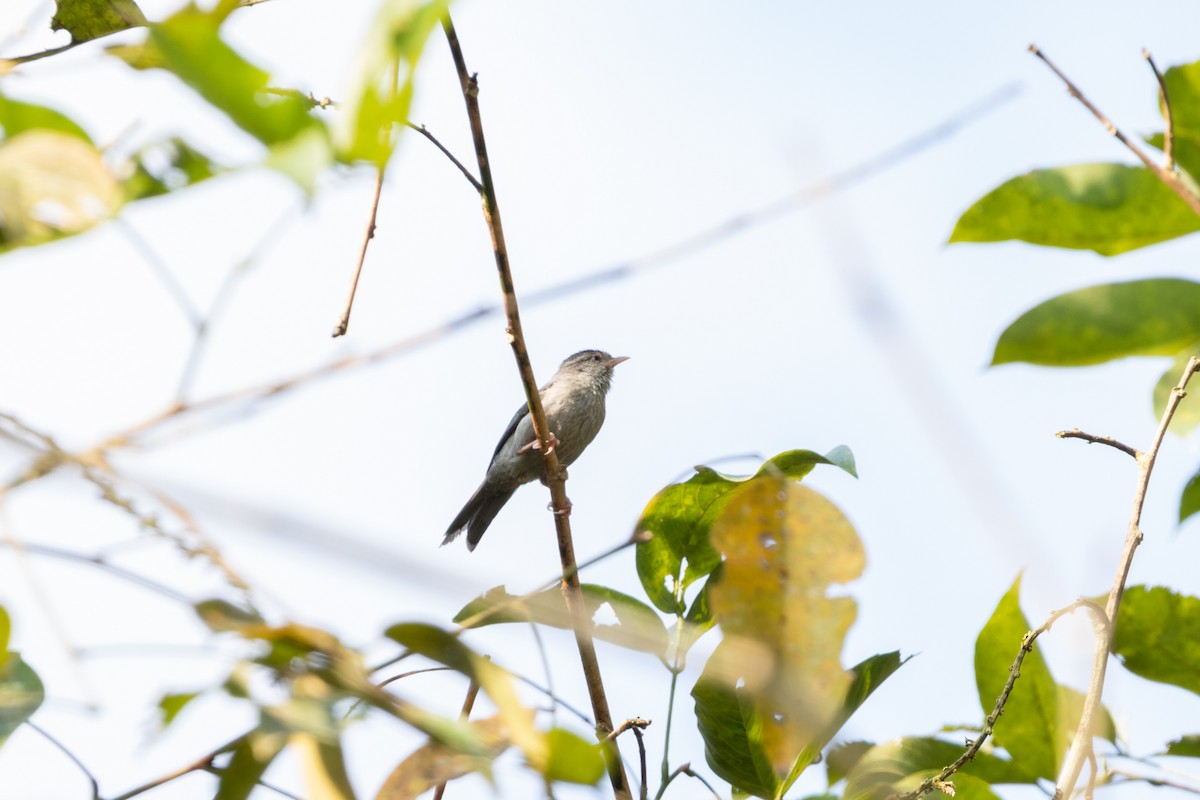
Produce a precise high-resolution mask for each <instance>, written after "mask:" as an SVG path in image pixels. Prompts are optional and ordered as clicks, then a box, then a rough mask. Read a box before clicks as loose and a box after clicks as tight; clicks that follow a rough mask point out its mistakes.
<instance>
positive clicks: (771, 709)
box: [706, 475, 866, 772]
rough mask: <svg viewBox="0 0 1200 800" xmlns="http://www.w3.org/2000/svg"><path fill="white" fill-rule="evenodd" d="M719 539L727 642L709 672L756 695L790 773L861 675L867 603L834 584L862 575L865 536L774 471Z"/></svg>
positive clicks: (736, 508)
mask: <svg viewBox="0 0 1200 800" xmlns="http://www.w3.org/2000/svg"><path fill="white" fill-rule="evenodd" d="M711 538H712V543H713V546H714V547H716V548H717V550H718V551H720V552H721V554H722V555H723V556H724V574H723V575H722V577H721V578H720V580H719V581H717V582H716V583H715V584H714V585H713V586H712V587H711V588H710V592H709V600H710V602H711V604H712V610H713V615H714V617H715V618H716V619H717V621H718V622H719V623H720V625H721V628H722V630H723V631H724V632H725V640H724V641H723V642H722V644H721V645H720V647H719V648H718V649H717V652H716V653H714V654H713V657H712V659H711V660H710V663H709V665H708V667H707V668H706V673H707V674H709V675H715V676H720V677H722V678H723V679H724V680H726V681H727V682H728V683H729V684H730V685H734V686H739V687H741V688H744V689H745V690H746V691H747V692H749V693H750V694H751V695H752V696H753V697H754V698H755V699H756V705H757V708H758V713H759V718H760V719H761V720H762V726H763V727H762V734H761V735H762V744H763V747H764V749H765V751H766V755H767V757H768V758H769V759H770V762H771V764H772V766H773V767H774V768H775V770H776V771H778V772H784V771H786V770H788V768H789V767H790V766H791V764H792V762H793V760H794V759H795V758H796V755H797V753H799V752H800V750H801V749H802V748H803V747H804V746H805V745H806V744H808V743H809V742H810V741H812V740H813V739H814V738H816V737H817V736H818V735H819V734H820V733H821V731H822V730H823V729H824V728H825V727H826V726H828V725H829V724H830V722H831V721H832V720H833V719H834V718H835V716H836V715H837V712H838V711H839V709H840V708H841V707H842V702H843V699H844V698H845V695H846V690H847V689H848V688H849V686H850V683H851V681H852V680H853V675H852V673H850V672H848V671H847V670H845V669H843V668H842V665H841V651H842V643H843V640H844V639H845V636H846V632H847V631H848V630H849V628H850V625H851V624H852V623H853V622H854V618H855V616H856V615H857V607H856V604H855V602H854V600H853V599H851V598H849V597H830V596H829V595H828V590H829V588H830V586H831V585H833V584H839V583H846V582H848V581H852V580H854V579H855V578H857V577H858V576H859V575H861V574H862V571H863V568H864V566H865V564H866V557H865V555H864V552H863V547H862V542H861V541H860V540H859V538H858V535H857V534H856V533H855V532H854V528H853V527H852V526H851V525H850V522H849V520H847V519H846V517H845V516H844V515H843V514H842V512H841V511H840V510H838V508H837V506H835V505H834V504H833V503H831V502H830V501H829V500H827V499H826V498H825V497H823V496H822V495H820V494H818V493H817V492H815V491H813V490H812V489H809V488H807V487H805V486H802V485H801V484H799V483H797V482H796V481H793V480H790V479H788V478H786V477H784V476H770V475H764V476H762V477H759V478H756V479H754V480H752V481H750V482H749V483H747V484H746V485H745V486H743V487H741V488H739V489H738V490H736V492H735V494H734V496H733V497H731V498H730V500H729V502H728V504H727V505H726V507H725V509H724V511H723V512H722V513H721V516H720V517H718V518H717V519H716V520H715V521H714V523H713V526H712V531H711Z"/></svg>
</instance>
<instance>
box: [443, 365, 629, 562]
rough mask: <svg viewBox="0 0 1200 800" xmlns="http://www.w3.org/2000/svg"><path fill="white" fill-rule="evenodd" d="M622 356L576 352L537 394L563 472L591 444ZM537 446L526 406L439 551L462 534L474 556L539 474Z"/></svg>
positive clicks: (541, 469) (541, 471)
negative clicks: (521, 490) (486, 534)
mask: <svg viewBox="0 0 1200 800" xmlns="http://www.w3.org/2000/svg"><path fill="white" fill-rule="evenodd" d="M628 359H629V357H628V356H618V357H615V358H614V357H613V356H611V355H609V354H608V353H606V352H604V351H603V350H581V351H580V352H578V353H575V354H574V355H572V356H568V357H567V358H566V359H565V360H564V361H563V362H562V364H561V365H560V366H559V368H558V372H556V373H554V376H553V377H551V378H550V380H549V381H547V382H546V385H545V386H543V387H542V388H541V389H539V390H538V393H539V394H540V395H541V397H542V408H543V409H545V412H546V424H547V425H548V426H549V428H550V437H549V438H550V442H551V444H552V446H553V447H555V448H556V451H557V453H558V463H559V464H561V465H562V466H563V467H564V468H566V467H569V466H570V465H571V464H572V463H574V461H575V459H577V458H579V455H580V454H581V453H582V452H583V451H584V449H585V448H586V447H587V446H588V445H589V444H591V443H592V440H593V439H595V438H596V434H597V433H599V432H600V426H601V425H603V424H604V397H605V395H606V394H608V390H609V389H610V388H611V387H612V377H613V368H614V367H616V366H617V364H620V363H621V362H622V361H627V360H628ZM539 444H540V443H539V442H538V439H537V437H536V436H535V435H534V433H533V420H532V418H531V417H530V416H529V406H528V405H523V406H521V408H519V409H517V413H516V414H514V415H513V418H512V420H511V421H510V422H509V423H508V427H507V428H505V430H504V434H503V435H502V436H501V437H500V442H499V443H498V444H497V445H496V450H495V452H494V453H493V454H492V461H491V463H490V464H488V468H487V474H486V475H485V476H484V479H483V483H481V484H479V488H478V489H476V490H475V494H473V495H471V499H470V500H468V501H467V504H466V505H465V506H463V508H462V511H460V512H458V516H457V517H455V518H454V521H453V522H451V523H450V527H449V528H447V529H446V537H445V538H444V539H442V546H443V547H444V546H446V545H447V544H449V543H450V542H452V541H454V540H455V539H456V538H458V535H459V534H460V533H462V532H463V530H466V532H467V550H474V549H475V545H477V544H479V540H480V539H481V538H482V537H483V534H484V532H485V531H487V529H488V526H489V525H491V524H492V520H493V519H495V518H496V514H498V513H499V512H500V509H502V508H504V504H505V503H507V502H508V501H509V498H511V497H512V496H513V493H515V492H516V491H517V489H519V488H520V487H521V486H523V485H524V484H526V483H529V482H530V481H532V480H533V479H534V478H542V477H543V476H544V474H545V468H544V462H543V460H542V454H541V453H540V452H539V450H540V447H539Z"/></svg>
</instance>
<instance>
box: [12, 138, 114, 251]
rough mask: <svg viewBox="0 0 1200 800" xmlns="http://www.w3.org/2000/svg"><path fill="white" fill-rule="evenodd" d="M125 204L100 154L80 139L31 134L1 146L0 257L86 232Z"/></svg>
mask: <svg viewBox="0 0 1200 800" xmlns="http://www.w3.org/2000/svg"><path fill="white" fill-rule="evenodd" d="M120 205H121V188H120V185H119V184H118V183H117V181H116V179H115V178H114V177H113V175H112V173H110V172H109V170H108V168H107V167H106V166H105V165H104V162H103V161H102V160H101V159H100V153H99V151H97V150H96V148H95V147H93V146H92V145H91V144H89V143H88V142H85V141H84V140H82V139H80V138H78V137H77V136H71V135H69V134H66V133H61V132H59V131H53V130H46V129H31V130H27V131H25V132H23V133H19V134H17V135H16V136H13V137H12V138H10V139H6V140H4V142H3V143H2V144H0V252H3V251H5V250H10V249H12V248H14V247H25V246H29V245H35V244H41V243H43V242H48V241H51V240H53V239H57V238H59V237H62V236H69V235H71V234H75V233H81V232H82V231H85V230H87V229H88V228H91V227H92V226H93V225H96V224H97V223H99V222H101V221H103V220H105V219H108V218H109V217H111V216H112V215H113V214H115V213H116V211H117V209H118V208H120Z"/></svg>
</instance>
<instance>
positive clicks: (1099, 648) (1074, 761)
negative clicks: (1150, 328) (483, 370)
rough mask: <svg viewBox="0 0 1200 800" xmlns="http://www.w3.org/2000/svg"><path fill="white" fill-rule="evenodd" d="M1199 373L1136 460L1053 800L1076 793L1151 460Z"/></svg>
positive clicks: (1188, 371) (1138, 535)
mask: <svg viewBox="0 0 1200 800" xmlns="http://www.w3.org/2000/svg"><path fill="white" fill-rule="evenodd" d="M1197 370H1200V359H1198V358H1195V357H1193V358H1191V359H1189V360H1188V363H1187V366H1186V367H1184V370H1183V374H1182V375H1181V376H1180V377H1179V382H1178V383H1177V384H1175V388H1173V389H1172V390H1171V395H1170V397H1169V398H1168V399H1167V407H1166V409H1165V410H1164V411H1163V415H1162V419H1161V420H1160V421H1159V423H1158V431H1157V432H1156V433H1155V434H1154V442H1153V444H1151V445H1150V447H1149V449H1147V450H1146V452H1144V453H1140V454H1139V455H1138V458H1137V463H1138V478H1137V484H1136V486H1135V487H1134V492H1133V510H1132V511H1131V512H1130V515H1129V525H1128V528H1127V529H1126V533H1125V549H1124V550H1123V552H1122V553H1121V561H1120V563H1119V564H1118V566H1117V576H1116V578H1115V579H1114V580H1113V585H1112V589H1111V590H1110V591H1109V593H1108V602H1107V603H1106V604H1105V606H1104V613H1105V616H1106V617H1107V618H1108V624H1107V625H1105V626H1103V628H1102V629H1101V630H1099V632H1098V633H1097V636H1096V645H1095V648H1096V649H1095V653H1094V656H1093V662H1092V679H1091V682H1090V684H1089V685H1088V691H1087V696H1086V697H1085V698H1084V702H1083V711H1082V713H1081V714H1080V716H1079V728H1078V729H1077V730H1076V731H1075V737H1074V739H1072V741H1071V750H1070V752H1069V753H1068V754H1067V757H1066V759H1065V760H1064V761H1063V765H1062V769H1061V770H1060V771H1059V774H1058V775H1059V777H1058V783H1057V785H1056V787H1055V789H1054V798H1055V800H1063V798H1067V797H1070V796H1071V793H1072V792H1074V791H1075V784H1076V782H1077V781H1078V780H1079V773H1080V772H1081V771H1082V769H1083V764H1084V762H1085V761H1087V760H1088V758H1089V757H1090V756H1091V755H1092V732H1093V726H1094V724H1095V720H1096V715H1097V713H1098V711H1099V709H1100V698H1101V695H1102V694H1103V693H1104V676H1105V673H1106V672H1107V670H1108V657H1109V653H1110V652H1111V650H1112V643H1113V636H1114V634H1115V633H1116V629H1117V612H1118V611H1119V610H1120V608H1121V598H1122V596H1123V595H1124V594H1125V581H1126V580H1127V579H1128V578H1129V569H1130V567H1132V566H1133V554H1134V552H1135V551H1136V550H1137V548H1138V545H1139V544H1141V543H1142V529H1141V527H1140V524H1141V520H1142V507H1143V506H1144V505H1145V502H1146V490H1147V488H1148V487H1149V485H1150V473H1151V472H1153V470H1154V461H1155V459H1157V458H1158V448H1159V447H1160V446H1161V445H1162V441H1163V437H1165V436H1166V435H1167V428H1168V427H1169V426H1170V424H1171V418H1172V417H1174V416H1175V410H1176V409H1177V408H1179V403H1180V402H1182V400H1183V398H1184V397H1186V396H1187V391H1186V389H1187V385H1188V381H1190V380H1191V379H1192V375H1194V374H1195V373H1196V371H1197Z"/></svg>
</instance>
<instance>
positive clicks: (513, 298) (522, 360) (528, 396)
mask: <svg viewBox="0 0 1200 800" xmlns="http://www.w3.org/2000/svg"><path fill="white" fill-rule="evenodd" d="M442 28H443V30H444V31H445V33H446V41H447V43H448V44H449V46H450V54H451V57H452V58H453V59H454V67H455V71H456V72H457V73H458V80H459V86H460V87H461V89H462V93H463V100H464V102H465V103H466V107H467V117H468V119H469V121H470V124H471V138H472V140H473V141H474V143H475V160H476V164H477V166H478V168H479V181H480V183H481V184H482V186H483V192H482V195H483V216H484V220H485V222H486V223H487V227H488V232H489V233H490V234H491V238H492V252H493V254H494V256H495V259H496V272H497V275H498V277H499V279H500V288H501V291H502V292H503V294H504V310H505V316H506V318H507V322H508V329H507V333H508V338H509V342H510V343H511V345H512V351H513V357H514V358H515V359H516V362H517V370H518V371H519V372H520V374H521V383H522V385H523V387H524V389H525V401H526V402H527V403H528V405H529V416H530V420H531V421H532V423H533V432H534V434H535V435H536V436H537V438H538V441H539V442H540V444H541V453H542V459H543V461H544V463H545V472H546V482H547V484H548V485H549V487H550V497H551V507H552V508H553V513H554V525H555V530H556V533H557V535H558V552H559V559H560V561H561V563H562V569H563V579H562V585H563V596H564V598H565V599H566V603H567V608H568V610H569V611H570V612H571V617H572V620H573V622H574V626H573V627H574V629H575V644H576V646H577V648H578V650H579V660H580V662H581V664H582V666H583V673H584V679H585V681H586V682H587V688H588V695H589V697H590V698H591V701H592V711H593V712H594V713H595V716H596V733H597V736H598V738H600V739H601V740H603V739H604V737H606V736H607V735H608V733H609V732H610V731H611V730H612V728H613V725H612V717H611V715H610V713H609V710H608V698H607V697H606V695H605V693H604V680H603V678H602V677H601V674H600V664H599V661H598V660H597V658H596V647H595V643H594V642H593V641H592V634H591V621H590V620H589V619H588V618H587V608H586V605H585V604H584V602H583V595H582V592H581V590H580V588H579V575H578V567H577V566H576V562H575V546H574V543H573V542H572V539H571V521H570V513H571V503H570V501H569V500H568V499H567V492H566V475H565V473H564V471H563V470H562V468H561V467H560V465H559V463H558V453H557V452H556V448H555V447H553V446H552V444H551V441H550V436H551V431H550V429H549V428H548V427H547V425H546V413H545V410H544V409H543V408H542V399H541V396H540V395H539V393H538V384H537V381H536V379H535V378H534V375H533V365H532V364H531V363H530V360H529V351H528V349H527V348H526V345H525V335H524V332H523V331H522V328H521V315H520V311H519V308H518V305H517V293H516V288H515V286H514V284H513V277H512V270H511V269H510V268H509V262H508V249H507V246H506V245H505V242H504V226H503V225H502V224H501V221H500V208H499V205H498V203H497V198H496V187H495V184H494V183H493V181H492V169H491V163H490V161H489V158H488V152H487V141H486V139H485V138H484V134H483V117H482V115H481V114H480V111H479V85H478V83H477V82H476V79H475V76H474V75H471V74H470V73H469V72H468V71H467V65H466V60H465V59H464V58H463V52H462V46H461V45H460V44H459V41H458V34H457V33H456V32H455V30H454V23H453V22H452V21H451V19H450V16H449V14H447V15H446V16H445V17H443V19H442ZM614 747H615V745H614ZM605 759H606V761H607V762H608V776H609V780H610V782H611V783H612V786H613V792H614V794H615V796H616V797H617V798H618V800H620V799H621V798H629V797H630V793H629V781H628V778H627V777H626V775H625V767H624V765H623V764H622V763H621V759H620V756H619V754H618V753H614V752H609V751H608V750H607V749H605Z"/></svg>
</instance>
